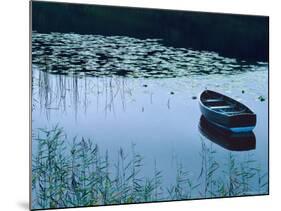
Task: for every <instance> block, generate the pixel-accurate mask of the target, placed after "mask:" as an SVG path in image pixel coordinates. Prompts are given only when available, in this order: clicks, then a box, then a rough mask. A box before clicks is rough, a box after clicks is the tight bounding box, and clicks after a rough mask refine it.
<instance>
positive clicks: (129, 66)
mask: <svg viewBox="0 0 281 211" xmlns="http://www.w3.org/2000/svg"><path fill="white" fill-rule="evenodd" d="M32 63H33V64H34V65H37V66H38V68H39V69H40V70H43V71H47V72H50V73H53V74H78V75H82V76H83V75H90V76H112V75H118V76H128V77H144V78H170V77H181V76H190V75H208V74H236V73H237V72H244V71H256V70H259V69H265V68H267V66H268V64H267V63H256V64H249V63H247V62H245V61H237V60H236V59H230V58H225V57H222V56H220V55H219V54H218V53H216V52H207V51H197V50H193V49H186V48H175V47H170V46H165V45H163V44H162V40H161V39H143V40H141V39H136V38H132V37H126V36H102V35H80V34H73V33H50V34H42V33H37V32H33V33H32Z"/></svg>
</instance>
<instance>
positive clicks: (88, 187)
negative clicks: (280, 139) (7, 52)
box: [30, 1, 269, 210]
mask: <svg viewBox="0 0 281 211" xmlns="http://www.w3.org/2000/svg"><path fill="white" fill-rule="evenodd" d="M30 11H31V17H30V18H31V31H30V45H31V46H30V49H31V52H30V54H31V65H30V66H31V70H30V81H31V87H30V89H31V96H30V97H31V108H30V109H31V129H30V130H31V131H30V133H31V140H30V142H31V143H30V146H31V152H30V153H31V154H30V157H31V161H30V162H31V169H30V177H31V178H30V182H31V187H30V204H31V205H30V206H31V209H32V210H39V209H51V208H71V207H90V206H101V205H117V204H135V203H146V202H163V201H178V200H192V199H210V198H225V197H237V196H256V195H268V194H269V189H268V188H269V180H268V178H269V166H268V157H269V151H268V148H269V147H268V144H269V133H268V131H269V90H268V89H269V78H268V77H269V17H267V16H253V15H237V14H223V13H207V12H192V11H180V10H178V11H177V10H163V9H146V8H132V7H117V6H102V5H91V4H71V3H56V2H47V1H31V2H30Z"/></svg>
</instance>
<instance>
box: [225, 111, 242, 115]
mask: <svg viewBox="0 0 281 211" xmlns="http://www.w3.org/2000/svg"><path fill="white" fill-rule="evenodd" d="M244 111H245V110H240V111H225V112H224V113H225V114H229V115H232V114H241V113H244Z"/></svg>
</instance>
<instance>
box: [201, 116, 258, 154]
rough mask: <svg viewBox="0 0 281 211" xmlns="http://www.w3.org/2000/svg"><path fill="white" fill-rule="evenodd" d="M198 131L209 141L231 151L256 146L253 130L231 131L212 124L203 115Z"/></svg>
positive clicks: (244, 149)
mask: <svg viewBox="0 0 281 211" xmlns="http://www.w3.org/2000/svg"><path fill="white" fill-rule="evenodd" d="M199 131H200V133H201V134H202V135H203V136H205V137H206V138H207V139H209V140H210V141H212V142H214V143H216V144H218V145H220V146H221V147H223V148H225V149H228V150H231V151H247V150H253V149H255V148H256V137H255V134H254V133H253V132H247V133H231V132H229V131H226V130H223V129H221V128H219V127H217V126H216V125H214V124H212V123H211V122H209V121H208V120H207V119H206V118H205V117H204V116H203V115H202V116H201V118H200V122H199Z"/></svg>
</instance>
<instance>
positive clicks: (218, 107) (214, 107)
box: [210, 105, 235, 109]
mask: <svg viewBox="0 0 281 211" xmlns="http://www.w3.org/2000/svg"><path fill="white" fill-rule="evenodd" d="M234 107H235V106H234V105H221V106H210V108H211V109H226V108H234Z"/></svg>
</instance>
